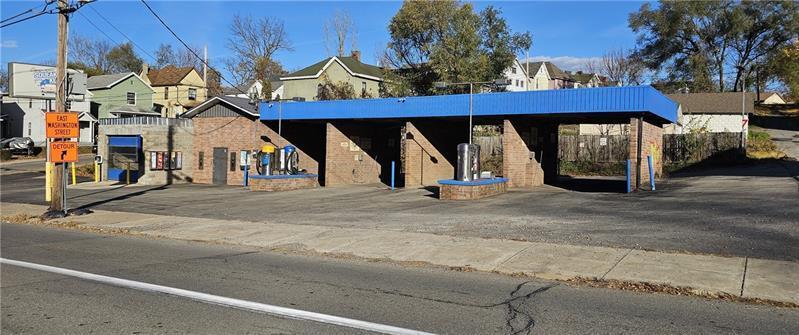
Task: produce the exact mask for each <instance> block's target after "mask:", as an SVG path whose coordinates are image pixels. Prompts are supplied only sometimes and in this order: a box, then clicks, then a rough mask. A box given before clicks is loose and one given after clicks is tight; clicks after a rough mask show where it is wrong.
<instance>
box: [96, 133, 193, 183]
mask: <svg viewBox="0 0 799 335" xmlns="http://www.w3.org/2000/svg"><path fill="white" fill-rule="evenodd" d="M193 131H194V130H193V128H192V127H191V126H167V125H152V124H150V125H100V126H98V136H97V138H98V141H97V145H98V147H97V152H98V153H99V154H100V155H101V156H103V158H104V160H105V162H104V164H103V166H102V176H103V179H105V178H107V176H108V159H109V157H108V136H114V135H139V136H141V137H142V153H143V155H142V157H141V160H142V162H141V163H140V166H139V169H140V175H139V180H138V184H140V185H164V184H177V183H188V182H192V181H193V177H194V162H195V160H194V159H193V158H192V152H193V136H192V133H193ZM152 151H165V152H169V151H172V152H180V153H181V154H182V155H183V162H182V168H181V169H180V170H150V161H149V160H150V152H152Z"/></svg>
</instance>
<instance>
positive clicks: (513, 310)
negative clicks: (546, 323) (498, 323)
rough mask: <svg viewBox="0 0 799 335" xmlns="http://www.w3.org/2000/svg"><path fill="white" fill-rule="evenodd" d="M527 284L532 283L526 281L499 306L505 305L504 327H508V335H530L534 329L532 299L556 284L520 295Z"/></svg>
mask: <svg viewBox="0 0 799 335" xmlns="http://www.w3.org/2000/svg"><path fill="white" fill-rule="evenodd" d="M529 283H532V282H531V281H526V282H523V283H521V284H519V285H518V286H516V289H515V290H513V292H511V293H510V299H508V300H506V301H505V302H503V303H502V304H501V305H507V317H506V318H505V325H506V326H507V327H508V333H509V334H513V335H516V334H530V332H532V330H533V327H535V318H533V309H534V306H533V305H532V304H531V303H530V302H531V300H532V298H533V297H535V296H536V295H538V294H540V293H543V292H546V291H547V290H549V289H551V288H553V287H555V286H557V284H555V285H549V286H543V287H539V288H536V289H534V290H532V291H530V292H529V293H527V294H521V295H520V292H523V291H522V289H523V288H524V287H525V286H526V285H527V284H529Z"/></svg>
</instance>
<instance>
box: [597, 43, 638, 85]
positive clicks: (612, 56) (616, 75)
mask: <svg viewBox="0 0 799 335" xmlns="http://www.w3.org/2000/svg"><path fill="white" fill-rule="evenodd" d="M600 67H601V72H602V74H603V75H605V76H606V77H608V80H610V81H612V82H616V83H618V84H619V85H621V86H627V85H640V84H641V80H642V77H643V75H644V70H645V66H644V64H643V62H641V61H640V60H639V59H638V58H637V57H636V56H635V55H634V54H633V53H631V52H628V51H625V50H624V49H618V50H611V51H608V52H607V53H605V56H603V57H602V64H601V66H600Z"/></svg>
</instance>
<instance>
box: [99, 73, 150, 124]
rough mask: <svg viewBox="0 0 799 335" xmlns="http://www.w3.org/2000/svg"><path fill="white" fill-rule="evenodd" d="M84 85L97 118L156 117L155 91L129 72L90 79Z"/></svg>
mask: <svg viewBox="0 0 799 335" xmlns="http://www.w3.org/2000/svg"><path fill="white" fill-rule="evenodd" d="M86 86H87V88H88V90H89V92H92V94H93V95H94V97H93V99H92V114H93V115H97V118H98V119H108V118H121V117H131V116H159V115H160V114H159V113H158V112H155V111H154V110H153V94H154V93H155V91H154V90H153V88H152V87H150V85H148V84H147V83H146V82H145V81H144V80H142V78H141V77H139V75H137V74H135V73H133V72H127V73H117V74H105V75H100V76H92V77H89V78H88V79H87V80H86Z"/></svg>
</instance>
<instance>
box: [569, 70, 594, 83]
mask: <svg viewBox="0 0 799 335" xmlns="http://www.w3.org/2000/svg"><path fill="white" fill-rule="evenodd" d="M570 75H571V77H572V79H574V81H576V82H578V83H581V84H585V83H588V82H589V81H591V79H593V78H594V76H595V75H596V74H594V73H585V72H577V73H571V74H570Z"/></svg>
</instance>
